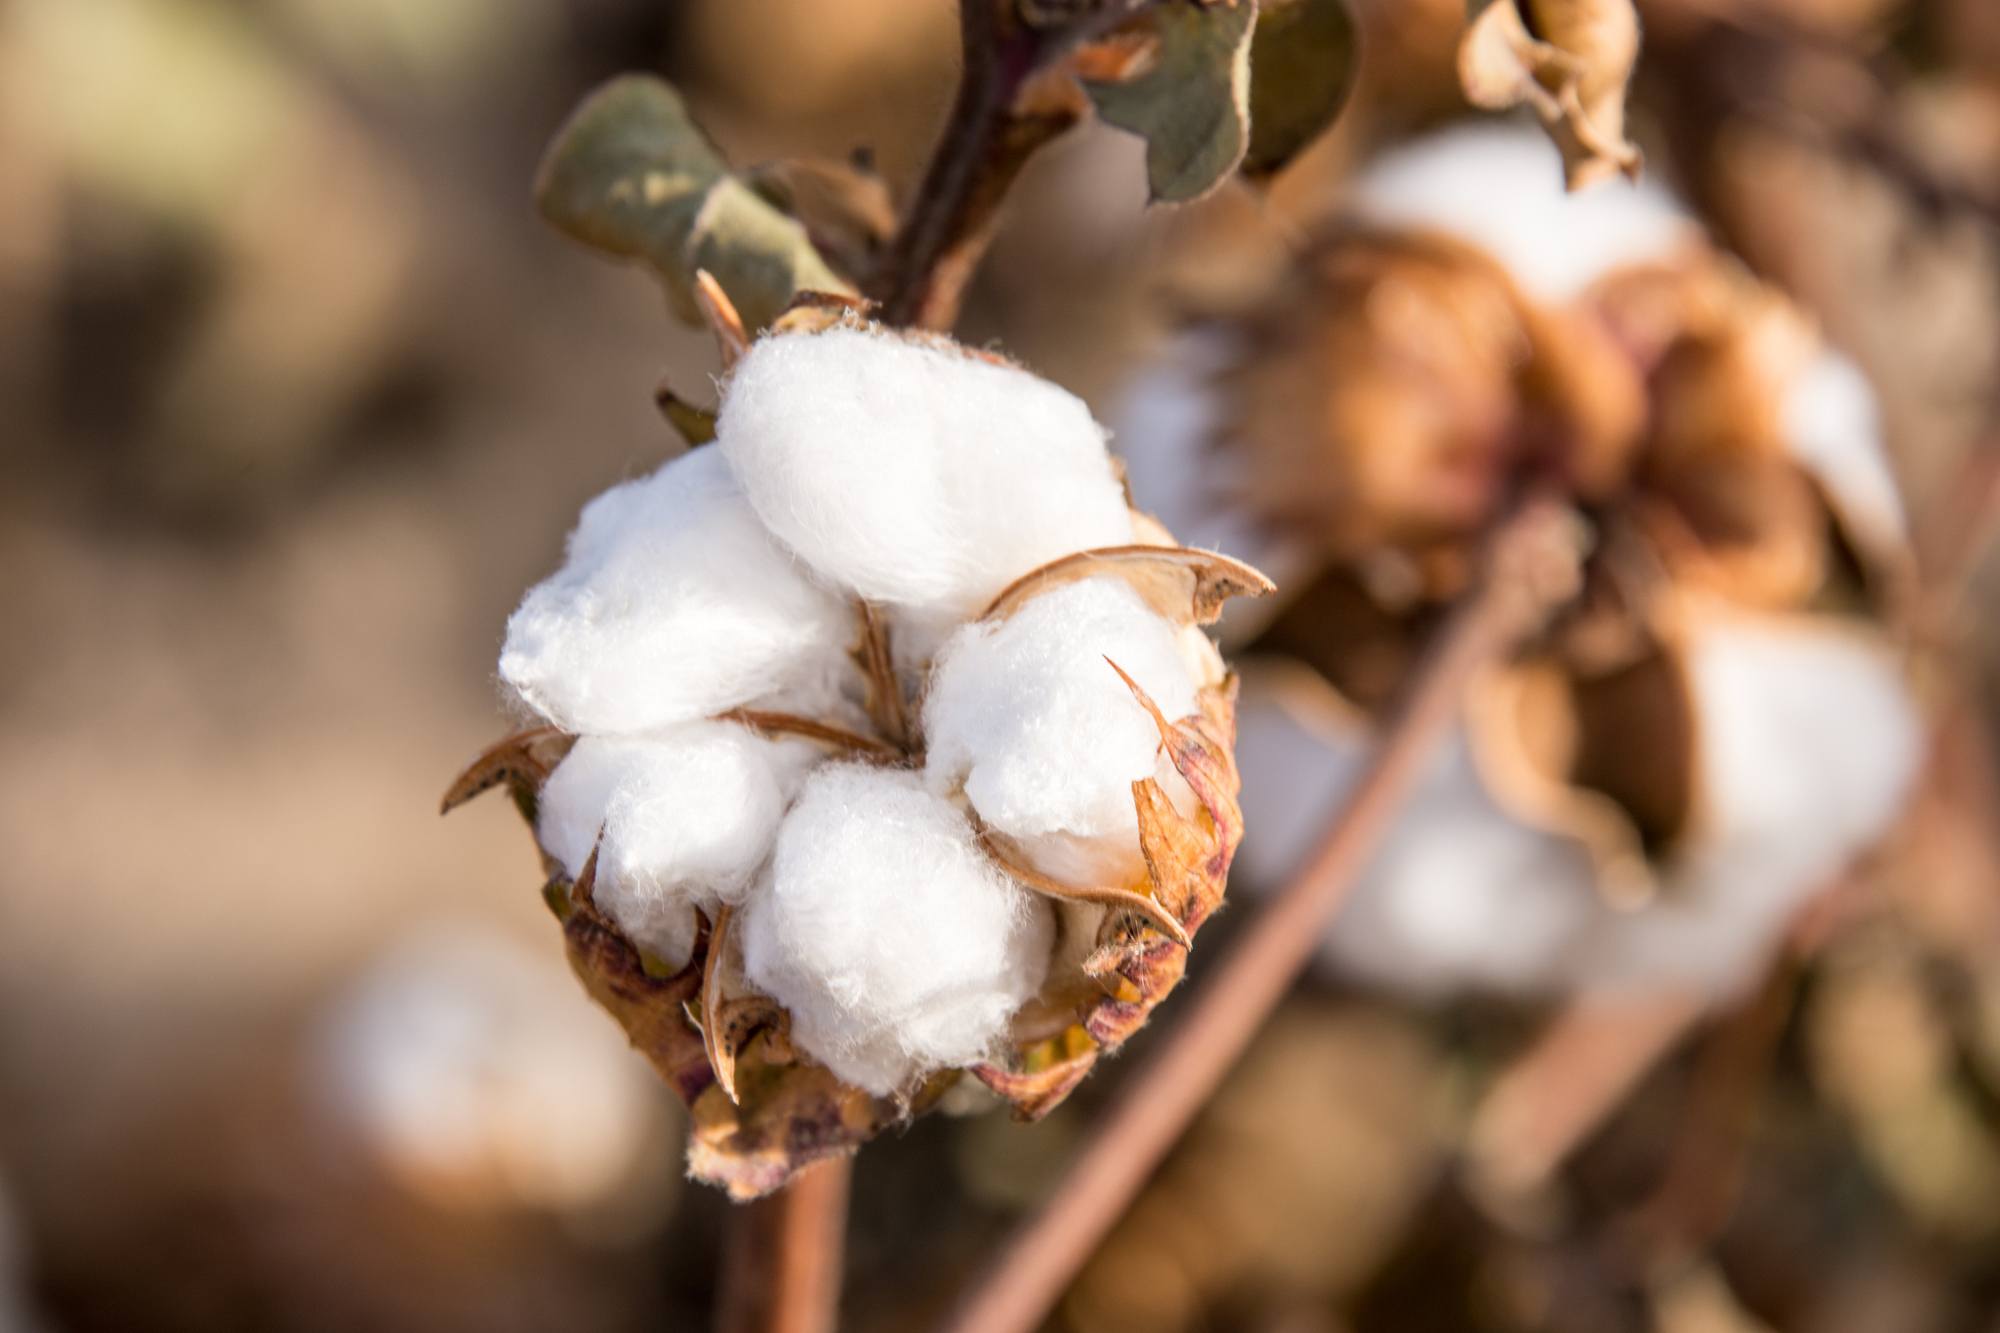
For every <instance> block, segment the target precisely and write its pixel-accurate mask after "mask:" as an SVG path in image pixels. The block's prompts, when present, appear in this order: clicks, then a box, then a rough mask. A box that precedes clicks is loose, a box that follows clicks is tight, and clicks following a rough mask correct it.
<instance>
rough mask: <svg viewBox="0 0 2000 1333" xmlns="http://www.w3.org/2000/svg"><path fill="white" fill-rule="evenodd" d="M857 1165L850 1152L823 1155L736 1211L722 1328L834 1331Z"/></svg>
mask: <svg viewBox="0 0 2000 1333" xmlns="http://www.w3.org/2000/svg"><path fill="white" fill-rule="evenodd" d="M852 1170H853V1159H852V1158H849V1157H840V1158H835V1159H833V1160H832V1161H826V1162H821V1163H820V1164H819V1165H817V1166H812V1167H808V1168H807V1169H806V1170H804V1171H802V1172H800V1173H799V1174H798V1175H797V1176H795V1177H793V1179H792V1182H791V1183H790V1184H789V1185H786V1186H785V1187H784V1188H783V1189H782V1190H779V1191H778V1192H777V1193H776V1194H772V1195H769V1196H768V1197H766V1198H762V1199H759V1200H757V1201H756V1202H754V1203H746V1204H742V1205H740V1206H738V1207H737V1208H736V1209H734V1210H733V1212H732V1213H731V1216H730V1219H729V1229H728V1233H727V1237H726V1240H725V1245H726V1249H725V1253H724V1256H723V1268H722V1292H721V1299H720V1301H719V1303H718V1306H717V1311H716V1321H715V1327H716V1330H717V1333H832V1330H833V1328H834V1326H835V1323H836V1317H837V1315H838V1314H839V1307H840V1277H841V1261H842V1252H843V1240H844V1236H845V1233H846V1228H847V1185H848V1178H849V1175H850V1174H851V1172H852Z"/></svg>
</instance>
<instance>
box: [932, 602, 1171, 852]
mask: <svg viewBox="0 0 2000 1333" xmlns="http://www.w3.org/2000/svg"><path fill="white" fill-rule="evenodd" d="M1181 650H1182V644H1181V640H1180V634H1179V630H1178V628H1177V627H1176V626H1174V625H1173V624H1171V623H1170V622H1168V621H1166V620H1164V619H1162V618H1161V617H1160V616H1158V615H1156V614H1155V613H1154V612H1153V611H1152V610H1151V609H1150V608H1149V607H1148V606H1147V605H1146V604H1145V602H1144V601H1143V600H1141V599H1140V597H1139V595H1138V594H1137V593H1135V592H1134V591H1132V589H1131V587H1130V586H1128V585H1127V584H1125V583H1123V582H1121V581H1119V580H1117V579H1111V578H1094V579H1084V580H1081V581H1079V582H1076V583H1070V584H1065V585H1063V586H1061V587H1059V588H1055V589H1053V590H1051V591H1049V592H1045V593H1043V594H1041V595H1040V596H1038V597H1035V598H1034V599H1032V600H1031V601H1029V602H1028V603H1027V604H1026V605H1025V606H1023V607H1021V608H1020V609H1019V610H1017V611H1016V612H1015V613H1014V614H1013V615H1012V616H1011V617H1009V618H1008V619H1007V620H1005V621H1003V622H1001V623H999V624H988V623H974V624H971V625H967V626H966V627H965V628H963V629H961V630H960V631H959V632H958V633H957V634H956V635H955V636H954V637H953V638H952V639H951V641H950V642H949V643H947V644H946V645H945V647H944V650H943V651H942V652H941V653H940V654H939V657H938V663H937V668H936V670H935V672H934V673H933V675H932V678H931V689H930V694H929V696H928V697H927V698H926V700H925V703H924V737H925V743H926V745H927V747H928V758H927V762H926V766H925V775H926V777H927V779H928V780H929V782H930V785H931V788H932V790H934V791H937V792H940V793H947V794H948V793H952V792H956V791H957V790H959V789H960V788H961V787H962V788H963V790H964V792H965V796H966V799H967V800H968V801H969V802H970V803H971V805H972V808H973V810H974V811H976V812H977V813H978V815H979V817H980V819H981V820H983V821H985V823H986V824H987V825H988V826H990V827H992V828H993V829H995V830H997V831H998V832H1000V833H1003V834H1006V835H1007V836H1008V837H1009V838H1010V839H1013V840H1014V841H1015V842H1016V843H1018V844H1019V845H1020V846H1021V847H1022V848H1023V850H1024V851H1025V852H1026V853H1027V854H1028V856H1029V858H1030V859H1031V860H1032V861H1033V862H1034V863H1035V865H1036V868H1038V869H1040V870H1041V871H1042V873H1044V874H1048V875H1052V876H1054V877H1056V878H1058V879H1064V880H1067V881H1075V880H1077V877H1079V876H1081V877H1083V878H1082V879H1081V881H1080V882H1083V883H1087V884H1094V885H1097V886H1105V885H1111V886H1121V887H1122V886H1126V885H1129V884H1130V882H1131V881H1132V880H1134V879H1136V878H1137V877H1138V876H1140V875H1142V874H1143V873H1144V861H1143V859H1142V858H1141V856H1140V853H1139V824H1138V816H1137V813H1136V811H1135V810H1134V807H1133V804H1132V784H1133V782H1135V781H1137V780H1138V779H1140V778H1147V777H1157V776H1160V774H1161V772H1162V756H1161V747H1160V733H1159V729H1158V727H1157V726H1156V725H1155V724H1154V722H1153V720H1152V718H1151V717H1150V716H1149V715H1148V714H1147V713H1146V711H1145V709H1144V708H1142V707H1141V706H1140V704H1139V702H1138V700H1136V699H1135V698H1134V697H1133V695H1132V692H1131V690H1130V689H1129V688H1128V687H1127V686H1126V684H1125V682H1124V681H1122V680H1120V679H1119V677H1118V673H1117V672H1116V671H1113V670H1112V669H1111V663H1112V662H1116V663H1117V664H1118V666H1119V667H1120V668H1121V669H1123V670H1124V671H1125V672H1126V673H1127V674H1128V675H1130V676H1131V677H1132V679H1133V680H1135V681H1137V682H1138V684H1139V687H1140V688H1141V689H1143V690H1145V691H1146V693H1147V694H1149V695H1151V696H1152V699H1153V701H1154V703H1156V704H1157V705H1158V706H1159V708H1160V711H1161V712H1162V713H1164V714H1165V715H1166V716H1167V717H1168V718H1169V719H1170V720H1172V719H1178V718H1182V717H1186V716H1188V715H1189V714H1191V713H1193V712H1194V711H1195V710H1196V707H1197V702H1196V688H1197V687H1196V681H1195V679H1194V677H1193V676H1192V675H1191V674H1190V671H1189V666H1188V662H1187V660H1186V659H1185V658H1184V657H1183V656H1182V651H1181ZM1106 659H1109V661H1107V660H1106ZM1167 772H1168V773H1169V775H1171V776H1173V777H1174V782H1175V785H1176V786H1178V787H1181V788H1182V790H1185V786H1184V784H1181V783H1180V782H1179V779H1178V775H1172V774H1171V769H1168V770H1167Z"/></svg>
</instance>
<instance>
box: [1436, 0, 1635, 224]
mask: <svg viewBox="0 0 2000 1333" xmlns="http://www.w3.org/2000/svg"><path fill="white" fill-rule="evenodd" d="M1466 10H1467V16H1466V24H1465V36H1464V38H1463V39H1462V40H1461V42H1460V44H1459V48H1458V77H1459V82H1460V84H1461V85H1462V86H1463V87H1464V89H1465V96H1466V100H1468V101H1470V102H1471V103H1472V104H1473V105H1474V106H1478V107H1484V108H1486V109H1487V110H1489V111H1504V110H1507V109H1508V108H1511V107H1517V106H1520V105H1522V104H1523V103H1525V104H1526V105H1528V106H1529V107H1531V108H1533V110H1534V112H1535V114H1536V115H1537V116H1538V117H1540V119H1541V122H1542V125H1543V127H1544V128H1545V129H1547V130H1548V132H1549V137H1550V138H1551V139H1553V140H1554V141H1555V143H1556V146H1557V147H1558V148H1560V149H1561V150H1562V157H1563V174H1564V179H1565V180H1566V181H1567V182H1568V184H1569V188H1570V189H1572V190H1577V189H1582V188H1583V187H1585V186H1587V185H1591V184H1594V183H1596V182H1598V181H1600V180H1603V179H1604V178H1606V177H1608V176H1612V175H1615V174H1618V173H1621V172H1622V173H1623V174H1625V175H1626V176H1637V175H1638V174H1639V160H1640V159H1639V150H1638V149H1637V148H1635V147H1633V145H1632V144H1631V143H1630V142H1629V141H1628V140H1627V139H1626V138H1625V90H1626V86H1627V85H1628V84H1629V83H1630V82H1631V81H1632V67H1633V65H1634V64H1635V63H1637V61H1638V58H1639V16H1638V14H1637V13H1636V12H1635V11H1634V10H1633V8H1632V0H1468V3H1467V6H1466Z"/></svg>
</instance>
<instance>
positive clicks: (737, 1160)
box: [688, 1063, 951, 1202]
mask: <svg viewBox="0 0 2000 1333" xmlns="http://www.w3.org/2000/svg"><path fill="white" fill-rule="evenodd" d="M950 1082H951V1078H950V1077H949V1076H947V1077H944V1078H940V1079H937V1080H933V1082H932V1083H931V1084H929V1085H927V1086H926V1087H925V1088H924V1089H923V1090H922V1091H920V1092H919V1094H918V1095H917V1097H915V1098H914V1099H912V1100H911V1101H910V1102H908V1103H903V1102H899V1101H896V1100H894V1099H890V1098H883V1097H871V1096H869V1095H868V1094H867V1093H865V1092H863V1091H861V1090H860V1089H859V1088H855V1087H850V1086H849V1085H847V1084H845V1083H842V1082H841V1081H840V1080H839V1079H837V1078H835V1077H834V1076H833V1075H832V1074H830V1073H828V1072H827V1071H826V1070H825V1069H823V1068H821V1067H820V1066H818V1065H809V1064H793V1065H768V1064H762V1063H758V1064H746V1066H745V1067H744V1069H743V1071H742V1074H741V1077H740V1079H739V1082H738V1087H737V1092H738V1095H739V1096H740V1098H741V1102H740V1104H738V1103H732V1102H731V1101H730V1100H729V1098H728V1097H726V1096H724V1095H723V1091H722V1089H721V1088H719V1087H711V1088H709V1089H708V1090H707V1091H706V1092H703V1093H702V1094H700V1096H699V1097H697V1098H695V1099H694V1100H693V1101H692V1102H691V1103H690V1107H689V1109H690V1110H691V1111H692V1112H693V1118H694V1126H693V1131H692V1133H691V1134H690V1135H689V1137H688V1174H690V1175H692V1176H693V1177H694V1178H695V1179H697V1180H703V1181H707V1182H708V1183H709V1184H711V1185H719V1186H721V1187H722V1188H723V1189H725V1190H727V1191H728V1192H729V1196H730V1197H731V1198H732V1199H735V1200H737V1201H738V1202H741V1201H744V1200H747V1199H755V1198H758V1197H760V1196H761V1195H765V1194H769V1193H770V1192H771V1191H772V1190H775V1189H777V1188H779V1187H780V1186H782V1185H784V1183H785V1182H786V1181H788V1180H790V1179H791V1178H792V1177H793V1176H794V1175H796V1174H797V1173H798V1172H799V1171H801V1170H803V1169H804V1168H806V1167H808V1166H810V1165H812V1164H813V1163H814V1162H818V1161H823V1160H825V1159H827V1158H829V1157H841V1156H845V1155H846V1154H848V1153H851V1152H853V1151H854V1150H855V1149H856V1148H858V1147H860V1146H861V1145H862V1144H863V1143H866V1142H867V1141H868V1140H869V1139H872V1138H874V1137H875V1136H876V1135H877V1134H879V1133H881V1132H882V1131H883V1130H884V1129H886V1128H888V1127H889V1126H891V1125H894V1124H900V1123H902V1122H904V1121H906V1120H908V1119H910V1118H911V1117H912V1116H914V1115H918V1114H921V1113H922V1112H923V1111H925V1110H928V1109H929V1108H930V1106H931V1104H932V1103H934V1102H935V1101H936V1100H937V1097H938V1096H939V1095H940V1094H941V1093H942V1092H943V1091H944V1089H945V1088H946V1087H948V1086H949V1085H950Z"/></svg>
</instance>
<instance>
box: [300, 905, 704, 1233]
mask: <svg viewBox="0 0 2000 1333" xmlns="http://www.w3.org/2000/svg"><path fill="white" fill-rule="evenodd" d="M591 1010H592V1006H591V1004H590V1002H589V1001H588V1000H587V999H585V998H584V997H583V995H582V994H581V993H580V992H579V991H578V990H577V988H576V985H575V982H574V979H573V978H571V977H570V976H569V974H568V969H567V968H564V967H563V966H561V964H559V963H556V962H554V961H553V960H552V959H551V958H549V957H548V956H547V955H545V954H542V953H538V952H534V951H530V950H528V949H525V948H523V947H522V946H521V945H518V944H516V943H514V942H513V941H512V940H511V939H509V938H507V937H505V936H502V935H498V934H496V933H494V932H493V931H492V930H491V929H490V928H489V927H485V926H481V925H477V924H461V923H443V922H438V923H433V924H430V925H427V926H425V927H423V928H421V929H419V930H416V931H413V932H412V933H411V934H409V935H408V936H405V937H404V938H402V939H400V940H399V941H397V943H396V944H394V945H393V946H392V947H391V948H390V949H389V950H387V951H386V952H385V953H384V954H383V955H382V956H381V957H380V958H378V959H377V960H376V961H375V962H374V963H373V964H372V965H371V966H370V967H369V968H368V969H367V971H366V972H364V973H363V974H362V975H361V976H360V977H358V978H357V979H356V980H355V981H354V982H353V983H352V984H351V985H350V986H349V987H348V988H347V989H346V990H345V991H344V992H343V993H342V994H341V995H340V996H339V998H338V999H337V1000H336V1001H335V1003H334V1004H333V1006H332V1007H331V1008H330V1009H329V1010H328V1012H327V1014H326V1015H325V1018H324V1020H323V1024H322V1026H321V1028H320V1030H319V1033H318V1036H317V1041H316V1044H315V1048H314V1049H315V1054H316V1057H317V1058H316V1061H315V1064H314V1076H315V1081H316V1086H317V1088H318V1090H319V1092H320V1093H321V1095H322V1097H323V1099H324V1103H325V1104H326V1105H327V1106H328V1108H329V1109H330V1110H331V1112H332V1113H333V1115H334V1117H335V1118H336V1120H337V1121H338V1122H339V1123H340V1124H341V1126H342V1127H343V1128H344V1129H345V1130H346V1131H347V1132H348V1133H350V1134H352V1135H354V1136H355V1137H356V1138H357V1139H358V1140H359V1141H360V1142H361V1143H362V1144H363V1145H365V1146H366V1147H367V1148H368V1149H369V1150H370V1151H371V1152H372V1153H373V1154H375V1155H376V1156H377V1158H378V1160H380V1161H381V1162H382V1164H383V1165H384V1166H385V1167H386V1168H387V1169H388V1170H389V1171H390V1172H391V1173H392V1174H394V1175H396V1176H397V1177H398V1178H400V1179H401V1180H403V1181H404V1182H405V1183H406V1184H407V1185H409V1186H411V1187H412V1188H414V1189H416V1190H418V1191H420V1192H423V1193H425V1194H427V1195H431V1196H434V1197H438V1198H441V1199H443V1200H446V1201H448V1202H451V1203H455V1204H458V1205H464V1204H466V1203H476V1204H485V1205H494V1204H506V1205H526V1206H530V1207H557V1208H585V1207H593V1206H597V1205H600V1204H603V1203H605V1202H607V1201H608V1200H609V1199H610V1198H611V1197H612V1196H615V1195H617V1194H619V1193H620V1192H622V1191H623V1190H625V1189H627V1188H628V1187H629V1185H630V1182H631V1181H632V1180H633V1178H634V1174H635V1172H636V1171H637V1170H638V1167H639V1164H640V1163H641V1162H642V1161H643V1160H644V1159H645V1156H646V1154H647V1153H648V1151H649V1147H648V1144H649V1140H654V1139H657V1137H658V1136H660V1135H662V1134H663V1133H664V1132H665V1128H666V1121H665V1117H664V1115H663V1112H662V1106H661V1096H660V1092H659V1089H658V1087H657V1085H656V1084H655V1082H654V1080H653V1078H652V1075H651V1074H650V1073H649V1072H648V1070H647V1069H646V1067H645V1064H644V1063H643V1062H642V1061H639V1060H635V1059H633V1058H632V1054H631V1052H630V1050H629V1049H627V1047H626V1044H625V1041H624V1039H623V1038H622V1037H621V1036H620V1035H619V1033H618V1031H617V1029H616V1028H614V1027H613V1026H612V1025H610V1024H608V1023H605V1022H603V1021H602V1019H601V1017H599V1016H596V1015H594V1014H593V1013H592V1011H591Z"/></svg>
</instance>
